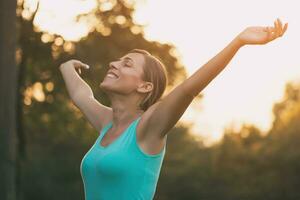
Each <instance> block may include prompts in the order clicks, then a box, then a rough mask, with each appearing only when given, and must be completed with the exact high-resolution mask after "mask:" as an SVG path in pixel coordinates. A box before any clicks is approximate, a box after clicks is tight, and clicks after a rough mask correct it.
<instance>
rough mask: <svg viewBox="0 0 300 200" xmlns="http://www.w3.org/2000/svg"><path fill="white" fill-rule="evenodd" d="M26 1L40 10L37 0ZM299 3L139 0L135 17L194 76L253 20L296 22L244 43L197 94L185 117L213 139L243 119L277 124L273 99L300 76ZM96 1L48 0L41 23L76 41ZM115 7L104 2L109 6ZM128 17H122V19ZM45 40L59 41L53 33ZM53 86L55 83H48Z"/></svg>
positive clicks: (42, 5) (42, 8) (267, 125)
mask: <svg viewBox="0 0 300 200" xmlns="http://www.w3.org/2000/svg"><path fill="white" fill-rule="evenodd" d="M26 2H28V6H30V7H32V10H34V8H35V6H36V1H34V0H27V1H26ZM296 3H297V2H296V1H293V0H287V1H284V2H283V1H274V0H273V1H271V0H266V1H259V0H253V1H251V2H247V7H245V2H244V1H238V0H227V1H216V0H211V1H205V2H204V1H192V0H186V1H184V3H182V1H174V0H173V1H171V0H163V1H162V0H160V1H159V0H149V1H146V0H141V1H137V7H136V9H137V10H136V12H135V15H134V19H135V21H136V22H137V23H139V24H144V25H145V34H146V38H147V39H149V40H157V41H160V42H162V43H172V44H173V45H175V46H176V47H177V50H178V54H179V58H180V60H181V62H182V63H183V64H184V66H185V67H186V70H187V72H188V74H189V75H191V74H192V73H193V72H195V71H196V70H197V69H198V68H200V67H201V66H202V65H203V64H205V63H206V62H207V61H208V60H209V59H210V58H212V57H213V56H215V55H216V54H217V53H218V52H219V51H221V50H222V49H223V48H224V47H225V46H226V45H227V44H228V43H229V42H230V41H231V40H232V39H233V38H234V37H235V36H236V35H237V34H238V33H240V32H241V31H242V30H243V29H245V28H246V27H248V26H272V25H273V24H272V23H273V21H274V20H275V19H276V18H278V17H279V18H280V19H282V20H283V21H284V22H288V23H289V30H288V31H287V33H286V35H285V37H283V38H280V39H278V40H276V41H274V42H271V43H270V44H267V45H265V46H245V47H243V48H242V49H240V51H239V52H238V53H237V54H236V56H235V57H234V58H233V60H232V61H231V62H230V63H229V64H228V66H227V67H226V68H225V70H223V71H222V72H221V74H219V75H218V76H217V77H216V78H215V79H214V80H213V81H212V82H211V83H210V84H209V85H208V86H207V87H206V88H205V89H204V90H203V91H202V92H201V93H202V94H203V95H204V98H203V99H202V100H201V101H200V102H199V101H196V100H195V101H194V102H193V103H192V105H191V106H190V107H189V109H188V110H187V111H186V113H185V114H184V115H183V117H182V118H181V120H180V122H184V123H189V124H190V125H191V126H192V131H193V133H194V134H195V135H200V136H202V137H204V138H205V139H206V143H207V144H210V143H212V142H214V141H217V140H218V139H220V138H221V136H222V133H223V129H224V128H225V127H228V126H236V127H237V128H238V127H239V125H240V124H241V123H253V124H255V125H256V126H258V127H259V128H261V129H262V130H263V131H267V130H268V128H270V125H271V122H272V106H273V104H274V103H275V102H276V101H279V100H280V99H281V98H282V95H283V92H284V87H285V84H286V82H287V81H292V80H297V79H299V77H300V60H299V56H298V54H297V53H298V52H299V44H300V41H299V35H300V26H299V24H300V23H299V19H300V12H299V11H298V9H297V8H298V7H297V5H296ZM95 6H96V1H95V0H86V1H75V0H64V1H58V0H56V1H54V0H51V1H50V0H41V1H40V11H39V13H38V14H37V17H36V20H35V24H36V25H37V26H38V27H39V29H40V30H44V31H48V32H49V33H50V34H52V33H57V34H60V35H62V36H63V37H64V38H65V39H66V40H73V41H74V40H75V41H76V40H78V39H79V38H80V37H82V36H84V35H86V34H87V33H88V31H89V23H92V22H89V21H79V22H76V21H75V17H76V15H77V14H79V13H88V12H89V11H90V10H92V9H94V8H95ZM109 6H111V5H110V4H104V5H103V6H102V8H101V9H103V10H105V9H109ZM22 15H23V16H24V17H26V16H28V15H29V14H28V13H26V12H25V13H22ZM122 20H124V19H122V18H121V17H120V18H119V19H118V21H119V23H122ZM108 34H109V33H108ZM41 39H42V40H43V41H47V40H51V36H47V35H44V36H43V38H41ZM55 42H58V43H59V42H60V41H55ZM66 48H67V47H66ZM69 48H71V47H69ZM51 88H52V89H53V86H51V84H49V85H48V87H47V89H51ZM34 90H35V91H36V92H34V91H28V93H30V94H31V95H33V96H34V97H35V98H37V99H39V100H42V99H43V98H44V97H43V95H42V93H41V92H38V91H40V90H41V88H40V87H39V86H38V85H37V86H36V89H34ZM28 101H29V100H27V103H28Z"/></svg>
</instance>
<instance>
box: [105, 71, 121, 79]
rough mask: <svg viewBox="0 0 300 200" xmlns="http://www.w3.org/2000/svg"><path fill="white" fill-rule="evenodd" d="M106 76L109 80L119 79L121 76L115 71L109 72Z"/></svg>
mask: <svg viewBox="0 0 300 200" xmlns="http://www.w3.org/2000/svg"><path fill="white" fill-rule="evenodd" d="M106 76H107V77H109V78H115V79H118V78H119V76H118V75H117V74H116V73H115V72H113V71H108V72H107V74H106Z"/></svg>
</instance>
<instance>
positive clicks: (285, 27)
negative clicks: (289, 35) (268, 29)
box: [281, 23, 288, 36]
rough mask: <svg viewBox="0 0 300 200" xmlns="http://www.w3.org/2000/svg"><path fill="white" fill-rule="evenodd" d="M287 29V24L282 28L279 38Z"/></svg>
mask: <svg viewBox="0 0 300 200" xmlns="http://www.w3.org/2000/svg"><path fill="white" fill-rule="evenodd" d="M287 28H288V23H285V24H284V27H283V31H282V34H281V36H282V35H283V34H284V33H285V31H286V30H287Z"/></svg>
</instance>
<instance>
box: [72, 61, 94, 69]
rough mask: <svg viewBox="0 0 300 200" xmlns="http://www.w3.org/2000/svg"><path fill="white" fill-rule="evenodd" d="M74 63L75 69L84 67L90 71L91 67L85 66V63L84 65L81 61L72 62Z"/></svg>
mask: <svg viewBox="0 0 300 200" xmlns="http://www.w3.org/2000/svg"><path fill="white" fill-rule="evenodd" d="M72 62H73V64H74V66H75V67H78V68H80V67H84V68H85V69H89V68H90V66H88V65H87V64H85V63H83V62H81V61H79V60H72Z"/></svg>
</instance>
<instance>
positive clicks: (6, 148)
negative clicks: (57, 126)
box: [0, 0, 17, 200]
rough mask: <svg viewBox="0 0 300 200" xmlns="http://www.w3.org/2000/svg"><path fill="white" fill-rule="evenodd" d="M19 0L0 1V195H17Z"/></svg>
mask: <svg viewBox="0 0 300 200" xmlns="http://www.w3.org/2000/svg"><path fill="white" fill-rule="evenodd" d="M15 49H16V1H15V0H1V1H0V199H1V200H2V199H3V200H15V199H16V159H17V149H16V147H17V144H16V143H17V137H16V118H17V116H16V102H17V101H16V97H17V67H16V61H15Z"/></svg>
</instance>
